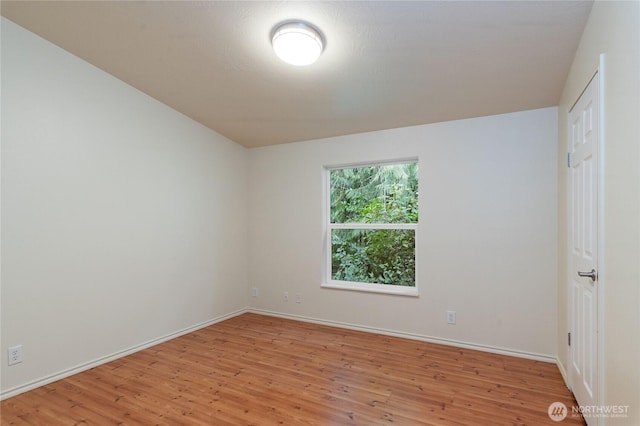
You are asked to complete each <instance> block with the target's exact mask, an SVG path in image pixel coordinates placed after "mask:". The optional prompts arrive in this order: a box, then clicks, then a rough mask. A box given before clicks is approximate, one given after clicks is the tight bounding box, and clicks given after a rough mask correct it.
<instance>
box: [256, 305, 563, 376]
mask: <svg viewBox="0 0 640 426" xmlns="http://www.w3.org/2000/svg"><path fill="white" fill-rule="evenodd" d="M247 312H251V313H254V314H260V315H267V316H272V317H278V318H285V319H291V320H296V321H304V322H309V323H313V324H320V325H328V326H332V327H339V328H346V329H349V330H356V331H365V332H368V333H375V334H382V335H385V336H393V337H403V338H405V339H412V340H419V341H422V342H428V343H437V344H440V345H447V346H454V347H457V348H464V349H473V350H476V351H482V352H490V353H494V354H500V355H507V356H514V357H518V358H526V359H531V360H535V361H543V362H550V363H552V364H556V363H557V362H556V361H557V358H556V357H554V356H550V355H542V354H537V353H533V352H525V351H518V350H514V349H506V348H499V347H495V346H488V345H479V344H477V343H468V342H462V341H459V340H453V339H443V338H440V337H431V336H424V335H420V334H414V333H406V332H403V331H394V330H386V329H381V328H374V327H366V326H361V325H354V324H347V323H342V322H337V321H327V320H322V319H317V318H310V317H305V316H301V315H291V314H283V313H280V312H273V311H266V310H262V309H254V308H249V309H247Z"/></svg>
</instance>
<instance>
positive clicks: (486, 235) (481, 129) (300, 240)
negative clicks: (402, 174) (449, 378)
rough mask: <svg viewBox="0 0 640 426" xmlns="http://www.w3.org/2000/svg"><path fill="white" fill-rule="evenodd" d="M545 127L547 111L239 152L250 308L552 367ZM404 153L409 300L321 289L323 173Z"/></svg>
mask: <svg viewBox="0 0 640 426" xmlns="http://www.w3.org/2000/svg"><path fill="white" fill-rule="evenodd" d="M556 119H557V111H556V109H555V108H547V109H542V110H535V111H527V112H520V113H514V114H505V115H499V116H491V117H483V118H476V119H469V120H461V121H454V122H447V123H439V124H432V125H425V126H415V127H408V128H402V129H395V130H387V131H380V132H373V133H365V134H358V135H351V136H344V137H336V138H330V139H323V140H317V141H309V142H300V143H295V144H286V145H277V146H272V147H265V148H260V149H253V150H251V151H249V235H250V244H249V250H250V251H249V262H250V263H249V271H250V272H249V273H250V280H249V281H250V285H251V286H255V287H258V289H259V291H260V294H259V297H257V298H255V299H251V300H252V305H251V306H252V308H254V309H256V310H262V311H269V312H275V313H279V314H285V315H297V316H301V317H305V318H308V319H316V320H323V321H332V322H338V323H342V324H350V325H354V326H360V327H370V328H374V329H383V330H389V331H397V332H402V333H409V334H414V335H417V336H423V337H425V336H426V337H436V338H440V339H450V340H454V341H457V342H467V343H472V344H475V345H479V346H485V347H487V346H490V347H499V348H506V349H508V350H510V351H514V352H518V351H520V352H523V353H525V354H529V355H536V354H537V355H542V356H546V357H550V358H555V355H556V324H557V318H556V303H557V302H556V285H557V281H556V276H557V271H556V269H557V268H556V261H557V258H556V243H557V233H556V228H557V221H556V215H557V204H556V197H557V188H556V186H557V170H556V168H557V121H556ZM406 157H419V173H420V227H419V231H418V238H419V241H420V243H419V246H418V251H419V253H418V262H417V265H418V269H419V272H418V281H419V284H418V285H419V290H420V297H419V298H412V297H403V296H389V295H381V294H371V293H358V292H351V291H345V290H332V289H326V288H325V289H321V288H320V284H321V278H322V242H323V222H322V220H323V218H322V209H323V180H322V176H323V166H324V165H335V164H344V163H351V162H362V161H369V160H371V161H375V160H383V159H393V158H406ZM284 291H289V293H290V294H291V295H292V296H293V295H294V294H295V293H296V292H301V293H302V295H303V301H302V303H300V304H296V303H295V301H294V300H293V299H294V298H293V297H291V299H290V301H289V302H284V301H283V300H282V299H283V298H282V295H283V292H284ZM446 310H455V311H457V316H458V324H457V325H455V326H450V325H449V326H448V325H447V324H446V317H445V311H446Z"/></svg>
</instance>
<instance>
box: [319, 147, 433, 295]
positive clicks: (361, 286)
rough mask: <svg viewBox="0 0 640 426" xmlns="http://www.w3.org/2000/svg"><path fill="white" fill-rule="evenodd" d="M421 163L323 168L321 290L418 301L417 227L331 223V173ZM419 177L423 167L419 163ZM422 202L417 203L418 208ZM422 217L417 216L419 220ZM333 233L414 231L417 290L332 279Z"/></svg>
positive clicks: (415, 160)
mask: <svg viewBox="0 0 640 426" xmlns="http://www.w3.org/2000/svg"><path fill="white" fill-rule="evenodd" d="M407 163H418V158H416V157H412V158H403V159H397V160H387V161H369V162H362V163H350V164H342V165H333V166H324V191H323V194H324V250H323V251H324V274H323V280H322V285H321V287H322V288H330V289H340V290H351V291H363V292H369V293H384V294H391V295H398V296H413V297H418V296H419V295H420V294H419V291H418V226H419V223H420V219H418V223H331V171H332V170H339V169H349V168H357V167H375V166H389V165H394V164H407ZM418 173H420V167H419V163H418ZM419 203H420V200H418V204H419ZM419 217H420V216H418V218H419ZM334 229H411V230H413V231H414V244H415V247H414V256H415V260H416V261H415V277H414V279H415V286H413V287H409V286H401V285H392V284H376V283H364V282H354V281H342V280H334V279H332V278H331V275H332V274H331V270H332V265H331V261H332V258H331V252H332V243H331V232H332V231H333V230H334Z"/></svg>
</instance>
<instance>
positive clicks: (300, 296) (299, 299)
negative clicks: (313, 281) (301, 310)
mask: <svg viewBox="0 0 640 426" xmlns="http://www.w3.org/2000/svg"><path fill="white" fill-rule="evenodd" d="M296 303H302V293H296Z"/></svg>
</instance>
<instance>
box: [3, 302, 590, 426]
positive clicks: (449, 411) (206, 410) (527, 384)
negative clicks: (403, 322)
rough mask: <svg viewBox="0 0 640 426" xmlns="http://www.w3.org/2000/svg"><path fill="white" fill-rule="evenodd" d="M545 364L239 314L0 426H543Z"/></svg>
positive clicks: (81, 378) (123, 363)
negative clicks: (119, 425)
mask: <svg viewBox="0 0 640 426" xmlns="http://www.w3.org/2000/svg"><path fill="white" fill-rule="evenodd" d="M555 401H560V402H563V403H564V404H565V405H566V406H567V407H569V412H570V411H571V408H570V407H571V406H574V405H576V403H575V401H574V400H573V398H572V396H571V394H570V392H569V391H568V390H567V388H566V387H565V385H564V383H563V381H562V378H561V376H560V373H559V372H558V369H557V367H556V366H555V365H554V364H549V363H545V362H538V361H530V360H524V359H519V358H513V357H507V356H501V355H495V354H488V353H483V352H478V351H472V350H467V349H458V348H453V347H448V346H441V345H435V344H430V343H424V342H418V341H413V340H406V339H399V338H394V337H388V336H381V335H374V334H368V333H363V332H357V331H350V330H344V329H339V328H332V327H325V326H319V325H315V324H307V323H302V322H297V321H290V320H284V319H279V318H272V317H267V316H261V315H255V314H244V315H241V316H239V317H235V318H232V319H230V320H227V321H224V322H221V323H218V324H215V325H213V326H210V327H207V328H204V329H202V330H199V331H197V332H194V333H191V334H188V335H185V336H182V337H179V338H177V339H174V340H171V341H169V342H166V343H162V344H160V345H157V346H154V347H152V348H150V349H147V350H144V351H141V352H138V353H135V354H133V355H130V356H127V357H125V358H121V359H119V360H116V361H113V362H110V363H108V364H104V365H102V366H100V367H96V368H94V369H92V370H89V371H86V372H83V373H80V374H77V375H75V376H72V377H69V378H66V379H63V380H60V381H58V382H55V383H52V384H50V385H47V386H43V387H41V388H38V389H36V390H33V391H30V392H27V393H24V394H22V395H18V396H15V397H13V398H9V399H7V400H5V401H3V402H2V404H1V407H0V408H1V419H2V425H27V424H28V425H77V424H83V425H116V424H122V425H124V424H126V425H208V426H210V425H215V426H218V425H321V426H328V425H366V426H371V425H389V424H396V425H525V424H526V425H536V426H537V425H544V424H555V425H557V424H562V425H570V424H573V425H575V424H581V425H582V424H584V423H583V421H582V419H581V418H572V416H571V413H569V416H568V417H567V418H566V419H565V420H564V421H563V422H562V423H556V422H552V421H551V420H550V419H549V417H548V415H547V409H548V407H549V404H551V403H552V402H555Z"/></svg>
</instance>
